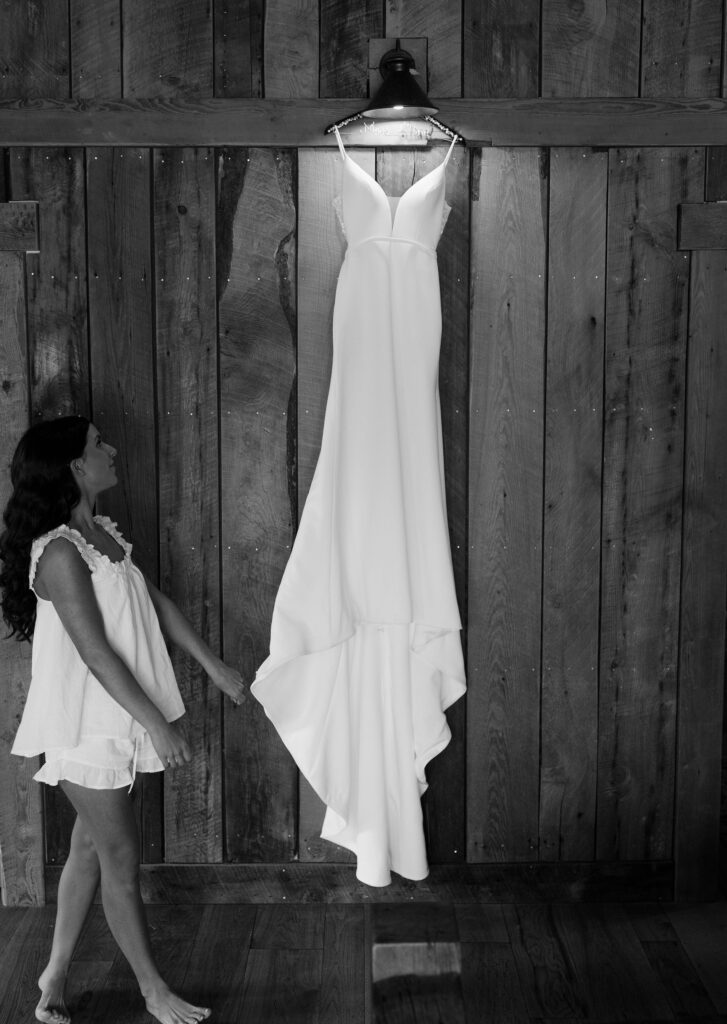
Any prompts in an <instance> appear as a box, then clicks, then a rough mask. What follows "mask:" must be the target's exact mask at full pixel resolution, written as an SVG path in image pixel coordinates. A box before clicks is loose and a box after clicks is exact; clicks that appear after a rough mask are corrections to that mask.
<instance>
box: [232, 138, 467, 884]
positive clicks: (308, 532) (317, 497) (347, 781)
mask: <svg viewBox="0 0 727 1024" xmlns="http://www.w3.org/2000/svg"><path fill="white" fill-rule="evenodd" d="M339 144H340V140H339ZM341 152H342V156H343V166H342V192H341V204H340V215H341V220H342V226H343V229H344V232H345V235H346V240H347V250H346V255H345V258H344V261H343V264H342V267H341V271H340V274H339V279H338V285H337V290H336V299H335V307H334V314H333V363H332V369H331V383H330V389H329V394H328V401H327V405H326V414H325V421H324V427H323V438H322V443H321V451H320V455H319V458H318V463H317V466H316V470H315V474H314V477H313V481H312V484H311V488H310V492H309V494H308V497H307V500H306V503H305V507H304V509H303V514H302V516H301V520H300V525H299V529H298V532H297V535H296V538H295V543H294V545H293V548H292V551H291V555H290V558H289V561H288V564H287V566H286V569H285V572H284V574H283V578H282V581H281V584H280V588H279V590H278V594H277V597H276V601H275V607H274V611H273V619H272V626H271V636H270V655H269V657H268V658H267V659H266V661H265V662H264V663H263V664H262V665H261V666H260V668H259V670H258V672H257V675H256V679H255V682H254V683H253V686H252V692H253V694H254V696H255V697H256V698H257V700H259V701H260V702H261V704H262V705H263V707H264V709H265V712H266V714H267V715H268V717H269V718H270V719H271V721H272V722H273V724H274V726H275V728H276V729H277V731H278V733H279V735H280V737H281V739H282V740H283V742H284V743H285V745H286V746H287V748H288V749H289V751H290V753H291V754H292V756H293V758H294V759H295V761H296V763H297V764H298V767H299V768H300V770H301V772H302V773H303V775H305V777H306V778H307V779H308V781H309V782H310V783H311V785H312V786H313V788H314V790H315V791H316V793H318V795H319V796H320V798H321V799H322V800H323V802H324V803H325V805H326V813H325V818H324V821H323V827H322V831H321V835H322V837H323V838H324V839H328V840H330V841H332V842H334V843H337V844H339V845H341V846H343V847H346V848H347V849H349V850H352V851H353V852H354V853H355V854H356V858H357V869H356V874H357V877H358V878H359V880H361V881H363V882H365V883H367V884H369V885H374V886H382V885H387V884H389V882H390V881H391V874H390V872H391V871H392V870H393V871H395V872H397V873H398V874H400V875H402V876H404V877H405V878H409V879H415V880H416V879H422V878H424V877H426V875H427V873H428V865H427V856H426V846H425V841H424V830H423V820H422V808H421V796H422V794H423V792H424V791H425V789H426V786H427V783H426V777H425V766H426V764H427V762H428V761H430V760H431V758H433V757H434V756H435V755H436V754H438V753H439V752H440V751H441V750H443V749H444V747H446V745H447V743H448V742H449V739H450V731H449V727H448V725H447V720H446V717H445V714H444V710H445V709H446V708H447V707H448V706H449V705H450V704H452V703H453V702H454V701H456V700H457V699H458V698H459V697H461V696H462V694H463V693H464V691H465V674H464V665H463V657H462V645H461V640H460V630H461V622H460V617H459V611H458V607H457V599H456V594H455V588H454V579H453V573H452V560H451V551H450V545H449V534H448V528H447V510H446V501H445V489H444V464H443V454H442V431H441V414H440V405H439V389H438V362H439V349H440V342H441V327H442V316H441V304H440V295H439V276H438V270H437V261H436V246H437V243H438V241H439V236H440V234H441V230H442V222H443V217H444V213H445V210H446V204H445V198H444V197H445V168H446V163H447V160H448V158H449V153H448V154H447V157H446V158H445V160H444V161H443V162H442V163H441V164H440V165H439V166H437V167H436V168H435V169H434V170H433V171H430V172H429V173H428V174H426V175H425V176H424V177H422V178H420V179H419V180H418V181H416V182H415V183H414V184H413V185H412V186H411V187H410V188H409V189H408V190H407V191H406V192H405V194H404V195H403V196H402V197H401V198H400V199H399V200H398V201H396V200H391V199H390V198H389V197H387V196H386V195H385V193H384V192H383V190H382V188H381V186H380V185H379V184H378V182H376V181H375V180H374V179H373V178H372V177H371V176H370V175H369V174H367V173H366V172H365V171H364V170H363V169H362V168H360V167H359V166H358V165H357V164H356V163H355V162H354V161H353V160H351V159H350V157H348V155H347V154H346V153H345V152H344V150H343V147H341ZM450 152H451V149H450Z"/></svg>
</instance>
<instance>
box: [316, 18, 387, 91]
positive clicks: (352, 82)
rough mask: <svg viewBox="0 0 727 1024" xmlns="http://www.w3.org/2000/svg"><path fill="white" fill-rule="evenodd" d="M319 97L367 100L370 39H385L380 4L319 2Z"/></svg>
mask: <svg viewBox="0 0 727 1024" xmlns="http://www.w3.org/2000/svg"><path fill="white" fill-rule="evenodd" d="M320 9H321V17H320V22H321V25H320V33H321V41H320V52H321V67H320V79H319V95H320V96H321V97H327V96H338V97H343V96H351V97H355V98H363V97H365V96H366V86H367V82H368V56H369V39H381V38H382V36H383V35H384V16H383V8H382V5H381V3H380V0H364V2H363V3H361V2H358V0H320Z"/></svg>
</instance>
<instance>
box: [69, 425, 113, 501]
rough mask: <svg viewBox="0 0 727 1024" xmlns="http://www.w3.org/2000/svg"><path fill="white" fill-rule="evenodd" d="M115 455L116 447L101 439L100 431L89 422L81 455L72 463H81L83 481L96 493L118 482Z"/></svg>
mask: <svg viewBox="0 0 727 1024" xmlns="http://www.w3.org/2000/svg"><path fill="white" fill-rule="evenodd" d="M115 457H116V449H115V448H114V447H113V446H112V445H110V444H107V443H106V441H104V440H103V439H102V437H101V433H100V431H99V430H98V429H97V428H96V427H95V426H94V425H93V423H90V424H89V427H88V434H87V435H86V447H85V448H84V449H83V455H82V456H81V458H80V459H76V460H74V463H73V464H74V465H75V463H76V462H80V463H81V466H82V468H83V478H84V482H85V483H86V484H87V485H88V486H89V487H91V488H93V490H94V491H96V492H97V493H98V492H99V491H105V490H107V489H108V488H109V487H113V486H114V485H115V484H116V483H117V482H118V480H117V476H116V469H115V467H114V459H115Z"/></svg>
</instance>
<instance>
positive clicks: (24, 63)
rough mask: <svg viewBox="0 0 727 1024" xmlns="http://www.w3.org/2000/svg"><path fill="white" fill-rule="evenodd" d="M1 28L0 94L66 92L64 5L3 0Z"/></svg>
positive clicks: (56, 95)
mask: <svg viewBox="0 0 727 1024" xmlns="http://www.w3.org/2000/svg"><path fill="white" fill-rule="evenodd" d="M0 29H1V31H0V68H2V74H0V97H2V98H3V99H11V98H13V97H23V98H24V99H31V98H33V99H34V98H36V97H41V96H43V97H45V98H47V99H63V98H64V97H66V96H68V95H69V79H68V73H69V68H68V8H67V5H66V4H63V3H51V4H38V3H35V2H34V0H4V2H3V4H2V7H0Z"/></svg>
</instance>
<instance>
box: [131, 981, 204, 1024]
mask: <svg viewBox="0 0 727 1024" xmlns="http://www.w3.org/2000/svg"><path fill="white" fill-rule="evenodd" d="M146 1008H147V1010H148V1011H149V1013H150V1014H151V1015H152V1017H156V1019H157V1020H158V1021H160V1022H161V1024H198V1022H199V1021H201V1020H207V1018H208V1017H209V1015H210V1013H211V1010H208V1009H207V1008H206V1007H204V1006H193V1005H192V1003H188V1002H187V1001H186V1000H185V999H182V998H181V996H178V995H175V993H174V992H172V990H171V989H169V988H167V987H166V985H165V986H164V987H163V988H160V989H158V990H157V991H154V992H151V993H150V994H149V995H148V996H146Z"/></svg>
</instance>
